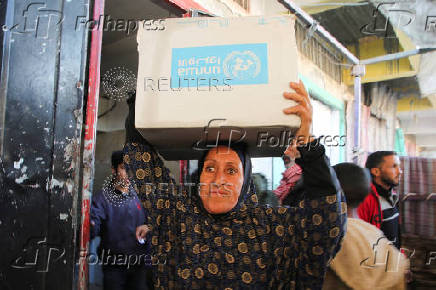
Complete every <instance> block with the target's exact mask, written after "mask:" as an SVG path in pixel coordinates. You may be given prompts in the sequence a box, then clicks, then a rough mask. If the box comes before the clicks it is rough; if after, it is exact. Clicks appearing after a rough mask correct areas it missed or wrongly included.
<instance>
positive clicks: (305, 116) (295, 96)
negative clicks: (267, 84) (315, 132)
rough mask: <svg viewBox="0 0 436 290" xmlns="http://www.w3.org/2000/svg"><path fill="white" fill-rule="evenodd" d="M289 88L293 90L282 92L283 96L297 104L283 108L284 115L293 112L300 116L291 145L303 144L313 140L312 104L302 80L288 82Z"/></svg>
mask: <svg viewBox="0 0 436 290" xmlns="http://www.w3.org/2000/svg"><path fill="white" fill-rule="evenodd" d="M290 87H291V89H293V90H294V92H284V93H283V96H284V97H285V98H286V99H289V100H293V101H295V102H296V103H297V105H295V106H292V107H288V108H286V109H284V110H283V112H284V113H285V114H286V115H290V114H295V115H297V116H299V117H300V119H301V124H300V128H299V129H298V130H297V133H296V134H295V137H296V138H295V139H294V141H295V142H294V144H292V145H294V146H295V145H300V146H301V145H305V144H307V143H309V142H311V141H312V140H313V138H312V136H311V134H310V130H311V127H312V104H311V103H310V99H309V94H308V93H307V91H306V88H305V87H304V84H303V82H302V81H300V82H298V83H295V82H291V83H290Z"/></svg>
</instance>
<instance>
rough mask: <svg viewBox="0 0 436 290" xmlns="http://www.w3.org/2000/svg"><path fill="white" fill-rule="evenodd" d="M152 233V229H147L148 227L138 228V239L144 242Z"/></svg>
mask: <svg viewBox="0 0 436 290" xmlns="http://www.w3.org/2000/svg"><path fill="white" fill-rule="evenodd" d="M149 231H150V229H149V228H148V227H147V225H142V226H139V227H137V228H136V239H137V240H138V241H139V240H141V239H142V240H144V239H145V236H146V235H147V233H148V232H149Z"/></svg>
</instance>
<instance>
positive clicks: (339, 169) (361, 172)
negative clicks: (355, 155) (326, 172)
mask: <svg viewBox="0 0 436 290" xmlns="http://www.w3.org/2000/svg"><path fill="white" fill-rule="evenodd" d="M333 168H334V169H335V171H336V176H337V177H338V180H339V183H340V184H341V187H342V190H343V191H344V194H345V198H346V200H347V204H348V206H349V207H350V208H354V207H357V206H358V205H359V204H360V203H361V202H362V201H363V200H364V199H365V197H366V196H367V195H368V193H369V191H370V189H371V187H370V186H371V178H370V175H369V170H368V169H366V168H362V167H360V166H359V165H356V164H354V163H349V162H344V163H339V164H336V165H335V166H333Z"/></svg>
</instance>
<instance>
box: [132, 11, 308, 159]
mask: <svg viewBox="0 0 436 290" xmlns="http://www.w3.org/2000/svg"><path fill="white" fill-rule="evenodd" d="M294 24H295V23H294V18H293V17H292V16H273V17H234V18H221V17H213V18H170V19H165V22H164V25H163V27H162V29H159V30H150V29H147V28H146V27H144V26H142V25H140V29H139V30H138V36H137V41H138V52H139V66H138V67H139V69H138V85H137V91H136V104H135V126H136V128H137V129H138V130H139V132H140V133H141V134H142V135H143V136H144V137H145V138H146V139H147V140H148V141H149V142H150V143H152V144H153V145H154V146H155V147H156V148H157V149H158V150H159V152H160V153H161V154H162V155H163V157H164V158H166V159H167V160H180V159H197V158H198V157H199V156H201V154H202V153H203V151H204V150H205V149H210V148H212V147H213V146H215V144H216V143H217V140H218V141H223V140H231V141H232V142H245V143H246V144H247V145H248V149H249V152H250V153H251V156H252V157H265V156H281V155H282V154H283V151H284V150H285V149H286V144H287V142H288V139H289V138H290V136H291V135H292V134H293V133H294V131H295V128H298V127H299V124H300V119H299V118H298V117H297V116H294V115H292V116H290V115H285V114H283V109H284V108H286V107H290V106H292V105H294V104H295V103H293V102H292V101H290V100H287V99H285V98H284V97H283V92H285V91H291V89H290V88H289V82H291V81H298V77H297V46H296V42H295V26H294Z"/></svg>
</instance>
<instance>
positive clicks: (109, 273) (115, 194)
mask: <svg viewBox="0 0 436 290" xmlns="http://www.w3.org/2000/svg"><path fill="white" fill-rule="evenodd" d="M146 218H147V214H146V212H145V210H144V208H143V206H142V204H141V202H140V200H139V199H138V196H137V194H136V192H135V190H134V189H133V187H132V186H131V184H130V182H129V179H128V177H127V173H126V169H125V168H124V164H123V153H122V151H115V152H113V153H112V179H111V180H110V181H109V182H107V183H106V184H105V185H104V186H103V189H102V190H101V191H100V192H98V193H97V194H95V195H94V196H93V197H92V205H91V238H94V237H95V236H100V237H101V243H100V247H99V250H98V256H99V258H100V262H101V263H102V265H103V275H104V278H103V284H104V289H105V290H123V289H129V290H136V289H137V290H140V289H141V290H144V289H150V288H151V285H152V284H151V280H152V278H151V269H150V264H151V256H150V255H149V252H150V245H149V243H145V241H142V240H139V241H138V240H137V239H136V236H135V230H136V227H137V226H139V225H142V224H143V223H144V220H145V219H146ZM147 283H149V284H150V285H149V286H147Z"/></svg>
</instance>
